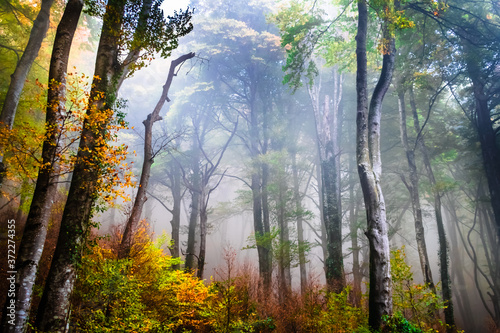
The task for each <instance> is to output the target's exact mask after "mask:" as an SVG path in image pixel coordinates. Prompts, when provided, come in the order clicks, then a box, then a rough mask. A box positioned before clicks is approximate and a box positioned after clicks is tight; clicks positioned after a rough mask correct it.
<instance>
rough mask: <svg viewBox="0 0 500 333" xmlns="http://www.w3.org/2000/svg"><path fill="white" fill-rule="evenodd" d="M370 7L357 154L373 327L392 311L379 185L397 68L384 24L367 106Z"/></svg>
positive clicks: (362, 22)
mask: <svg viewBox="0 0 500 333" xmlns="http://www.w3.org/2000/svg"><path fill="white" fill-rule="evenodd" d="M367 25H368V9H367V4H366V2H365V1H359V2H358V33H357V35H356V57H357V59H356V61H357V71H356V92H357V117H356V124H357V131H356V133H357V134H356V156H357V163H358V174H359V178H360V183H361V188H362V190H363V197H364V202H365V209H366V217H367V224H368V228H367V231H366V236H367V237H368V241H369V243H370V291H369V318H368V322H369V325H370V327H371V328H372V329H373V330H378V329H379V328H380V327H381V325H382V317H383V316H384V315H391V314H392V279H391V267H390V251H389V239H388V235H387V221H386V210H385V201H384V197H383V194H382V188H381V186H380V176H381V172H382V164H381V159H380V118H381V107H382V101H383V98H384V96H385V93H386V92H387V89H388V88H389V85H390V82H391V78H392V72H393V70H394V56H395V50H394V38H393V37H392V36H391V34H390V32H389V31H388V28H387V23H385V24H384V27H383V40H384V43H388V44H387V45H386V47H387V50H386V51H387V52H385V53H384V55H383V64H382V71H381V73H380V78H379V80H378V82H377V85H376V86H375V90H374V92H373V95H372V98H371V101H370V107H369V109H368V89H367V58H366V34H367Z"/></svg>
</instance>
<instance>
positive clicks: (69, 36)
mask: <svg viewBox="0 0 500 333" xmlns="http://www.w3.org/2000/svg"><path fill="white" fill-rule="evenodd" d="M49 8H50V6H49ZM82 8H83V1H82V0H70V1H68V4H67V5H66V8H65V10H64V14H63V16H62V18H61V21H60V23H59V25H58V27H57V32H56V36H55V40H54V46H53V50H52V57H51V60H50V68H49V82H50V84H49V89H48V93H47V108H46V120H45V127H46V131H47V133H46V139H45V140H44V142H43V148H42V161H43V166H42V167H41V168H40V170H39V171H38V178H37V183H36V187H35V192H34V194H33V200H32V202H31V206H30V211H29V213H28V218H27V220H26V224H25V226H24V232H23V238H22V240H21V244H20V246H19V250H18V253H19V254H18V256H17V261H16V269H15V270H16V271H17V276H16V282H17V283H16V292H15V295H16V313H15V325H10V324H8V323H7V319H8V317H7V316H5V315H4V316H3V318H2V331H3V332H22V331H25V330H26V325H27V323H28V319H29V318H28V316H29V312H30V306H31V300H32V293H33V286H34V284H35V278H36V273H37V269H38V263H39V262H40V258H41V256H42V252H43V248H44V244H45V239H46V236H47V228H48V224H49V219H50V215H51V208H52V205H53V200H54V197H55V196H56V192H57V181H58V179H59V170H60V165H59V160H58V156H57V155H58V154H59V153H60V150H61V144H62V142H61V141H62V138H61V134H62V127H63V126H64V120H65V119H66V108H65V101H66V99H65V92H66V74H67V68H68V58H69V52H70V49H71V44H72V41H73V36H74V34H75V31H76V27H77V24H78V19H79V18H80V14H81V11H82ZM42 10H47V9H44V8H43V7H42ZM35 24H36V23H35ZM7 303H8V302H6V303H5V305H6V306H7Z"/></svg>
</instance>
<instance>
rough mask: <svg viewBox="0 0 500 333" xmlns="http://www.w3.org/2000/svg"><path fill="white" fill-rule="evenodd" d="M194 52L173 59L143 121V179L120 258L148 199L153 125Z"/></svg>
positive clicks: (121, 247)
mask: <svg viewBox="0 0 500 333" xmlns="http://www.w3.org/2000/svg"><path fill="white" fill-rule="evenodd" d="M194 55H195V54H194V53H188V54H185V55H182V56H180V57H179V58H177V59H175V60H172V62H171V64H170V69H169V71H168V76H167V81H166V82H165V85H164V86H163V92H162V94H161V96H160V99H159V100H158V103H157V104H156V106H155V108H154V110H153V112H151V113H150V114H149V115H148V116H147V118H146V119H145V120H144V121H143V122H142V123H143V124H144V128H145V135H144V160H143V163H142V171H141V179H140V181H139V188H138V189H137V194H136V197H135V201H134V205H133V207H132V212H131V214H130V217H129V219H128V221H127V224H126V225H125V230H124V232H123V237H122V242H121V244H120V251H119V256H118V257H119V258H126V257H128V256H129V254H130V249H131V246H132V237H133V233H134V232H135V228H136V227H137V224H138V223H139V220H140V218H141V214H142V208H143V206H144V203H145V202H146V200H147V197H146V191H147V189H148V184H149V178H150V176H151V166H152V165H153V163H154V152H153V142H152V141H153V125H154V123H155V122H157V121H158V120H161V119H162V118H161V116H160V111H161V109H162V108H163V105H165V102H166V101H169V98H168V91H169V89H170V86H171V85H172V80H173V78H174V75H175V69H176V67H177V66H179V65H180V64H182V63H183V62H184V61H186V60H188V59H191V58H193V57H194Z"/></svg>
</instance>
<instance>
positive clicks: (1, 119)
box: [0, 0, 54, 186]
mask: <svg viewBox="0 0 500 333" xmlns="http://www.w3.org/2000/svg"><path fill="white" fill-rule="evenodd" d="M53 2H54V0H42V2H41V6H40V11H39V12H38V15H37V17H36V19H35V21H34V22H33V28H32V29H31V34H30V38H29V40H28V44H27V45H26V48H25V50H24V53H23V55H22V56H21V58H20V59H19V61H18V63H17V66H16V69H15V70H14V73H13V74H12V75H11V82H10V85H9V90H8V91H7V95H6V96H5V100H4V104H3V107H2V113H1V114H0V126H5V128H7V129H9V130H10V129H12V126H13V125H14V118H15V116H16V110H17V105H18V103H19V98H20V97H21V92H22V90H23V86H24V82H25V80H26V76H27V75H28V72H29V71H30V69H31V65H32V64H33V61H35V58H36V57H37V55H38V51H39V50H40V47H41V45H42V41H43V39H44V38H45V35H46V34H47V30H48V29H49V24H50V7H52V3H53ZM4 154H5V151H4V147H0V186H1V185H2V183H3V175H4V174H5V168H6V166H5V165H4V164H3V155H4Z"/></svg>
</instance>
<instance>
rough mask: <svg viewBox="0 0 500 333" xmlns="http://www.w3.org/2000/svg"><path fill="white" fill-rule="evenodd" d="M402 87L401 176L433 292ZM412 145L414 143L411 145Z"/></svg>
mask: <svg viewBox="0 0 500 333" xmlns="http://www.w3.org/2000/svg"><path fill="white" fill-rule="evenodd" d="M403 89H404V88H403V87H401V86H400V87H399V91H398V104H399V117H400V131H401V143H402V145H403V148H404V150H405V153H406V160H407V162H408V169H409V171H408V173H409V181H408V180H407V179H406V178H405V177H404V176H403V175H401V178H402V180H403V182H404V184H405V185H406V188H407V189H408V192H410V197H411V205H412V210H413V217H414V219H415V234H416V240H417V247H418V256H419V258H420V268H421V269H422V275H423V277H424V281H425V283H426V284H428V285H429V287H430V288H431V290H432V291H433V292H434V293H435V292H436V288H435V287H434V281H433V280H432V272H431V267H430V263H429V256H428V255H427V245H426V242H425V231H424V226H423V219H422V208H421V205H420V194H419V181H418V173H417V165H416V161H415V150H414V148H413V147H410V143H409V142H408V133H407V128H406V126H407V125H406V104H405V92H404V90H403ZM412 146H414V145H412Z"/></svg>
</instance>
